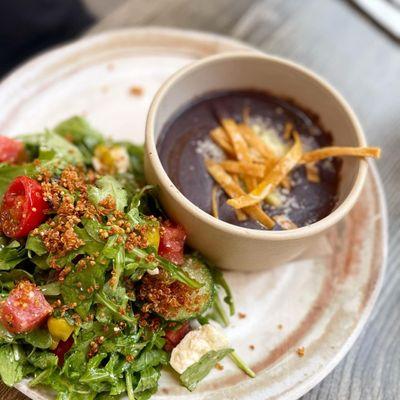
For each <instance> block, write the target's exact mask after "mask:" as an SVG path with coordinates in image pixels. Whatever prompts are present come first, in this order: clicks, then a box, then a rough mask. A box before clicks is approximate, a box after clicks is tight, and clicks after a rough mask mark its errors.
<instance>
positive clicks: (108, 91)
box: [0, 28, 387, 400]
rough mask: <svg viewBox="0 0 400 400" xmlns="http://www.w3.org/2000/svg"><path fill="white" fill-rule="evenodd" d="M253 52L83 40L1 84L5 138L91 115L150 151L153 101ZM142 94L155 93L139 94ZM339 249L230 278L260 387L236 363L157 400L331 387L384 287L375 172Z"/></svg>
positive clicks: (164, 382) (135, 39)
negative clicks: (146, 141) (214, 62)
mask: <svg viewBox="0 0 400 400" xmlns="http://www.w3.org/2000/svg"><path fill="white" fill-rule="evenodd" d="M246 48H247V49H249V48H248V47H247V46H245V45H244V44H241V43H239V42H236V41H233V40H230V39H226V38H223V37H219V36H215V35H210V34H203V33H196V32H187V31H178V30H170V29H154V28H147V29H131V30H122V31H115V32H108V33H105V34H102V35H98V36H94V37H89V38H86V39H83V40H80V41H78V42H75V43H73V44H71V45H69V46H65V47H62V48H60V49H57V50H54V51H51V52H48V53H46V54H44V55H42V56H40V57H38V58H35V59H34V60H32V61H30V62H29V63H27V64H25V65H24V66H23V67H21V68H19V69H18V70H17V71H15V72H14V73H13V74H11V75H10V76H9V77H8V78H7V79H6V80H5V81H4V82H3V83H2V84H1V85H0V109H1V115H0V132H1V133H2V134H8V135H13V134H16V133H26V132H32V131H37V130H41V129H43V128H45V127H52V126H54V124H56V123H57V122H59V121H60V120H62V119H63V118H66V117H69V116H71V115H74V114H81V115H84V116H86V117H87V118H88V119H89V121H90V122H91V123H92V124H93V125H94V126H95V127H97V128H98V129H99V130H100V131H102V132H104V133H105V134H107V135H109V136H111V137H113V138H115V139H129V140H131V141H133V142H136V143H141V142H142V141H143V138H144V124H145V117H146V112H147V109H148V107H149V104H150V101H151V99H152V97H153V95H154V93H155V91H156V90H157V89H158V87H159V86H160V84H161V83H162V82H163V81H164V80H165V79H166V78H167V77H168V76H169V75H170V74H171V73H172V72H174V71H176V70H177V69H178V68H180V67H182V66H184V65H186V64H187V63H189V62H191V61H193V60H195V59H198V58H201V57H204V56H207V55H210V54H215V53H218V52H222V51H227V50H230V51H232V50H235V49H237V50H243V49H246ZM134 86H140V87H141V88H143V95H141V96H135V95H132V93H131V92H130V89H131V88H132V87H134ZM327 241H328V242H329V244H330V251H329V252H328V254H325V256H323V257H317V256H316V254H317V253H315V254H314V256H311V257H310V258H308V259H303V260H301V261H297V262H294V263H291V264H287V265H282V266H281V267H279V268H274V269H270V270H266V271H265V272H262V273H257V274H256V273H253V274H250V273H246V274H245V273H233V272H232V273H226V277H227V279H228V281H229V283H230V284H231V286H232V289H233V292H234V294H235V297H236V304H237V311H238V312H241V313H244V314H246V317H245V318H239V317H238V315H236V316H235V317H234V318H233V320H232V324H231V326H230V327H229V329H227V335H228V337H229V338H230V340H231V342H232V344H233V345H234V347H236V349H237V350H238V352H239V353H240V355H241V356H242V357H243V358H244V359H246V360H248V361H249V363H250V364H251V366H252V367H253V369H254V370H255V371H256V372H257V378H256V379H249V378H248V377H246V376H245V375H244V374H243V373H241V372H240V371H238V370H237V369H236V368H235V367H234V366H233V365H232V364H231V362H230V361H229V360H226V361H225V362H224V369H223V371H217V370H215V371H213V372H212V373H211V374H210V375H209V376H208V377H207V379H206V380H205V381H203V382H202V384H201V385H199V387H198V389H197V390H196V391H195V392H194V393H189V392H187V391H186V390H185V389H184V388H182V387H180V386H179V384H178V383H177V382H176V380H175V379H174V378H173V377H172V376H169V375H168V374H167V373H165V374H164V375H163V376H162V378H161V382H160V390H159V392H158V394H157V395H156V396H154V398H155V399H165V400H172V399H177V398H185V399H193V400H194V399H215V400H220V399H230V400H233V399H242V400H246V399H249V400H250V399H251V400H266V399H296V398H298V397H300V396H301V395H303V394H304V393H306V392H307V391H308V390H310V389H311V388H312V387H313V386H315V385H316V384H317V383H318V382H320V381H321V380H322V379H323V378H324V377H325V376H326V375H327V374H328V373H329V372H330V371H331V370H332V369H333V368H334V367H335V366H336V365H337V363H338V362H339V361H340V360H341V359H342V358H343V357H344V355H345V354H346V353H347V351H348V350H349V348H350V347H351V345H352V344H353V343H354V341H355V339H356V338H357V336H358V335H359V333H360V331H361V329H362V327H363V326H364V325H365V323H366V320H367V318H368V315H369V314H370V312H371V309H372V306H373V304H374V302H375V300H376V297H377V295H378V292H379V288H380V286H381V282H382V278H383V273H384V265H385V259H386V248H387V246H386V242H387V240H386V210H385V205H384V200H383V195H382V188H381V186H380V183H379V179H378V177H377V174H376V172H375V169H374V168H373V166H372V165H371V169H370V174H369V177H368V180H367V183H366V186H365V189H364V193H363V194H362V195H361V197H360V201H359V202H358V204H357V206H356V207H355V209H354V210H353V212H351V213H350V215H349V216H348V217H347V218H346V219H345V220H344V221H343V222H342V223H340V224H339V225H338V226H337V227H336V228H335V229H334V230H333V231H332V232H331V233H330V235H329V236H328V237H327ZM316 251H318V249H316ZM324 252H326V249H324ZM267 263H268V262H267V261H266V265H267ZM253 346H254V349H252V348H253ZM303 346H304V348H305V355H304V357H299V356H298V355H297V352H296V350H297V349H298V348H299V347H303ZM17 387H18V389H19V390H20V391H21V392H23V393H25V394H27V395H28V396H29V397H31V398H32V399H37V400H39V399H40V400H42V399H51V398H53V396H52V395H51V393H49V392H46V391H45V390H42V389H35V390H32V389H30V388H29V387H28V385H27V382H26V381H24V382H22V383H21V384H19V385H18V386H17Z"/></svg>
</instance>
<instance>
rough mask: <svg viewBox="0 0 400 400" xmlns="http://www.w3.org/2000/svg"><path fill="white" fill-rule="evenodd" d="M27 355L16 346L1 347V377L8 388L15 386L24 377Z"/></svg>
mask: <svg viewBox="0 0 400 400" xmlns="http://www.w3.org/2000/svg"><path fill="white" fill-rule="evenodd" d="M24 364H25V353H24V351H23V349H22V346H19V345H16V344H10V345H3V346H1V347H0V376H1V380H2V381H3V382H4V383H5V384H6V385H7V386H13V385H14V384H15V383H17V382H19V381H20V380H21V379H22V378H23V377H24V372H23V366H24Z"/></svg>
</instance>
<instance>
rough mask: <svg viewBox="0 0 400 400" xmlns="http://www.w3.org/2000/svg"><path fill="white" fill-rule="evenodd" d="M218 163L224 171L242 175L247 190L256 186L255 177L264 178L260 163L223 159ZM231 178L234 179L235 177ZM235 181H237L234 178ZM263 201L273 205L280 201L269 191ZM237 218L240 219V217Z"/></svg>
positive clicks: (277, 204)
mask: <svg viewBox="0 0 400 400" xmlns="http://www.w3.org/2000/svg"><path fill="white" fill-rule="evenodd" d="M219 165H221V167H222V168H223V169H224V170H225V171H226V172H229V173H231V174H239V175H242V176H243V175H244V178H243V179H244V183H245V184H246V188H247V190H248V191H249V192H250V191H252V190H253V189H255V188H256V187H257V186H258V182H257V179H255V178H264V176H265V174H264V171H265V167H264V166H263V165H262V164H255V163H249V162H246V161H233V160H225V161H222V162H221V163H220V164H219ZM233 178H234V179H235V177H233ZM235 181H236V182H237V183H238V181H237V180H236V179H235ZM265 201H266V202H267V203H268V204H271V205H273V206H279V205H280V204H281V203H282V202H281V201H280V198H279V196H277V195H276V193H275V194H274V193H271V194H270V195H268V196H267V197H266V198H265ZM242 218H243V217H242ZM238 219H239V220H240V218H238Z"/></svg>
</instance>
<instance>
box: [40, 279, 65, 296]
mask: <svg viewBox="0 0 400 400" xmlns="http://www.w3.org/2000/svg"><path fill="white" fill-rule="evenodd" d="M40 290H41V291H42V293H43V294H44V295H45V296H58V295H60V294H61V283H60V282H50V283H47V284H46V285H42V286H40Z"/></svg>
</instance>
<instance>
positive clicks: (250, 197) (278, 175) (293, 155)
mask: <svg viewBox="0 0 400 400" xmlns="http://www.w3.org/2000/svg"><path fill="white" fill-rule="evenodd" d="M293 135H294V144H293V146H292V147H291V149H290V150H289V151H288V152H287V153H286V154H285V156H284V157H282V158H281V159H280V160H279V161H278V162H277V164H276V165H275V166H274V168H273V169H272V171H271V172H270V173H269V174H268V175H267V176H266V178H265V179H264V180H263V181H262V182H261V183H260V184H259V185H258V186H257V187H256V188H255V189H254V190H252V191H251V192H250V193H249V194H245V195H244V196H240V197H237V198H234V199H230V200H228V204H229V205H230V206H232V207H233V208H243V207H249V206H253V205H255V204H257V203H259V202H260V201H262V200H264V199H265V198H266V197H267V196H268V195H269V194H270V193H272V192H273V191H274V190H275V189H276V188H277V186H278V185H279V184H280V183H281V182H282V180H283V179H284V178H285V177H286V176H287V175H288V174H289V172H290V171H291V170H292V169H293V168H294V167H295V166H296V165H297V164H298V162H299V161H300V159H301V156H302V154H303V153H302V146H301V141H300V137H299V134H298V133H297V132H294V134H293Z"/></svg>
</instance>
